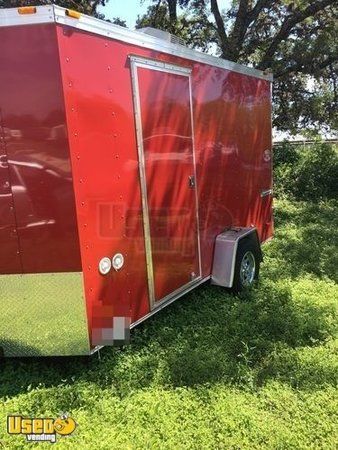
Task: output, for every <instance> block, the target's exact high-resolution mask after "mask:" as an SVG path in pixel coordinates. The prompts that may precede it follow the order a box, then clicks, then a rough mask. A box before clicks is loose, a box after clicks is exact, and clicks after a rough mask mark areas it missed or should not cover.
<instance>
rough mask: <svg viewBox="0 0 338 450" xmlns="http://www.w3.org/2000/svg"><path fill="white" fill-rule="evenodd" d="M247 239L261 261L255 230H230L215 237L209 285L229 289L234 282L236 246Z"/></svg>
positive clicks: (261, 256) (252, 228)
mask: <svg viewBox="0 0 338 450" xmlns="http://www.w3.org/2000/svg"><path fill="white" fill-rule="evenodd" d="M243 239H247V240H250V241H252V242H253V243H254V245H255V247H256V248H257V253H258V255H259V259H260V261H263V255H262V250H261V246H260V241H259V237H258V233H257V230H256V228H254V227H250V228H231V229H230V230H226V231H224V232H223V233H220V234H219V235H218V236H217V237H216V241H215V251H214V259H213V267H212V275H211V283H212V284H215V285H217V286H224V287H228V288H231V287H232V285H233V281H234V273H235V262H236V255H237V249H238V244H239V242H240V241H241V240H243Z"/></svg>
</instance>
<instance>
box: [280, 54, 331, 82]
mask: <svg viewBox="0 0 338 450" xmlns="http://www.w3.org/2000/svg"><path fill="white" fill-rule="evenodd" d="M337 60H338V58H337V56H334V55H330V56H328V57H327V58H326V59H324V60H323V61H321V62H319V63H318V62H317V63H316V62H314V61H313V59H312V57H309V58H308V62H304V61H297V62H296V63H294V64H291V65H290V66H288V67H286V68H285V69H282V70H280V71H277V72H275V73H274V78H275V79H277V78H281V77H283V76H285V75H288V74H290V73H296V72H298V73H304V74H308V75H310V74H312V75H313V74H314V73H315V72H316V71H320V70H323V69H325V68H326V67H328V66H330V65H331V64H333V63H335V62H337Z"/></svg>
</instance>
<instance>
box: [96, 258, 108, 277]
mask: <svg viewBox="0 0 338 450" xmlns="http://www.w3.org/2000/svg"><path fill="white" fill-rule="evenodd" d="M110 269H111V261H110V259H109V258H102V259H101V261H100V262H99V272H100V274H101V275H107V273H109V272H110Z"/></svg>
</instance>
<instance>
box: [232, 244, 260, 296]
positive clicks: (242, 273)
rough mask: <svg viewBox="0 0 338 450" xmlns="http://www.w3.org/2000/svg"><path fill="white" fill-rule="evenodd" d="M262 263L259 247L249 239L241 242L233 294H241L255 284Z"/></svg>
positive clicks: (236, 263) (237, 256)
mask: <svg viewBox="0 0 338 450" xmlns="http://www.w3.org/2000/svg"><path fill="white" fill-rule="evenodd" d="M260 262H261V258H260V255H259V252H258V250H257V245H256V244H255V243H254V242H253V241H252V240H248V239H243V240H242V241H240V242H239V244H238V250H237V255H236V262H235V273H234V281H233V285H232V291H233V292H241V291H243V290H244V289H247V288H249V287H251V286H252V285H253V284H254V283H255V281H256V280H257V279H258V275H259V267H260Z"/></svg>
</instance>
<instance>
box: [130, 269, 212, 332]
mask: <svg viewBox="0 0 338 450" xmlns="http://www.w3.org/2000/svg"><path fill="white" fill-rule="evenodd" d="M210 278H211V275H209V276H207V277H205V278H201V279H200V280H197V281H196V280H194V282H192V283H189V286H188V287H186V288H185V289H184V290H181V291H180V292H177V291H175V293H174V292H173V296H171V297H170V298H167V297H165V299H163V301H162V302H161V303H156V307H155V308H154V309H153V310H152V311H150V312H149V313H148V314H146V315H145V316H143V317H141V318H140V319H138V320H136V321H135V322H133V323H132V324H131V325H130V329H132V328H134V327H136V326H137V325H139V324H140V323H142V322H144V321H145V320H147V319H148V318H149V317H151V316H153V315H154V314H156V313H157V312H159V311H161V310H162V309H164V308H166V307H167V306H168V305H170V304H171V303H173V302H174V301H175V300H177V299H178V298H180V297H182V296H183V295H185V294H187V293H188V292H190V291H192V290H193V289H195V288H196V287H197V286H199V285H200V284H202V283H205V282H206V281H208V280H210ZM174 294H175V295H174Z"/></svg>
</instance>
